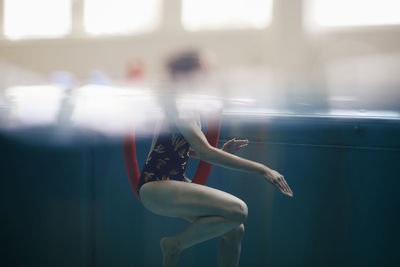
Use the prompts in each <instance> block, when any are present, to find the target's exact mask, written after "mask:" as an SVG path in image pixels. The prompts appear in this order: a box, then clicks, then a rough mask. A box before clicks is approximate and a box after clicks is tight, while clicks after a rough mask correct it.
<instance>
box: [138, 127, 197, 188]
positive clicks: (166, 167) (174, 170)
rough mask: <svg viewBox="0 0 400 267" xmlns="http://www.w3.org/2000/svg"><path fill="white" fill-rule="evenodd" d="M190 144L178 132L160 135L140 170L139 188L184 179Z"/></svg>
mask: <svg viewBox="0 0 400 267" xmlns="http://www.w3.org/2000/svg"><path fill="white" fill-rule="evenodd" d="M189 149H190V144H189V143H188V142H187V140H186V139H185V138H184V137H183V136H182V134H181V133H179V132H178V131H171V132H164V133H162V134H161V133H160V135H159V136H158V138H157V142H156V144H155V145H154V148H153V150H152V151H151V153H150V155H149V157H148V158H147V160H146V164H145V165H144V167H143V168H142V172H141V174H140V181H139V189H140V187H141V186H142V185H143V184H145V183H147V182H152V181H161V180H177V181H183V180H184V179H185V171H186V164H187V160H188V158H189Z"/></svg>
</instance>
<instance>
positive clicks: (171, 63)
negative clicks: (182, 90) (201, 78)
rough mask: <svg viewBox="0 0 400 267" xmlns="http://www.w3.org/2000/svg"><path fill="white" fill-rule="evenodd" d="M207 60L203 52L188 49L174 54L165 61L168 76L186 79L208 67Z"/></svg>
mask: <svg viewBox="0 0 400 267" xmlns="http://www.w3.org/2000/svg"><path fill="white" fill-rule="evenodd" d="M208 65H209V60H208V59H207V57H206V55H205V53H204V52H199V51H197V50H189V51H185V52H180V53H178V54H175V55H174V56H172V57H171V58H170V59H169V60H168V61H167V70H168V73H169V75H170V77H171V78H172V79H174V80H176V79H180V78H183V79H188V78H190V77H192V76H194V75H195V74H197V73H199V72H204V71H205V70H207V69H208Z"/></svg>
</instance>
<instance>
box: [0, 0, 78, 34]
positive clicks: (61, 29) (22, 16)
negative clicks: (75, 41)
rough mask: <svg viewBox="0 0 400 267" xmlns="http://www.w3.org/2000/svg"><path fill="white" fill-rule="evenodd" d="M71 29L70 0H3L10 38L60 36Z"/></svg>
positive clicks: (6, 29) (6, 31)
mask: <svg viewBox="0 0 400 267" xmlns="http://www.w3.org/2000/svg"><path fill="white" fill-rule="evenodd" d="M70 29H71V0H4V34H5V35H6V36H7V37H8V38H10V39H21V38H38V37H39V38H40V37H45V38H48V37H60V36H63V35H66V34H68V33H69V32H70Z"/></svg>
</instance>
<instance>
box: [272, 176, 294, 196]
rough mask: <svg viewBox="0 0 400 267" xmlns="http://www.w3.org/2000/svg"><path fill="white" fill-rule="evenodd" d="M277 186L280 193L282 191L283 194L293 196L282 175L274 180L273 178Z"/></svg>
mask: <svg viewBox="0 0 400 267" xmlns="http://www.w3.org/2000/svg"><path fill="white" fill-rule="evenodd" d="M274 184H275V185H276V186H277V187H278V189H279V190H280V191H281V192H282V193H284V194H285V195H288V196H291V197H292V196H293V192H292V190H291V189H290V187H289V185H288V184H287V183H286V181H285V179H284V178H283V176H282V177H279V178H277V179H276V180H275V183H274Z"/></svg>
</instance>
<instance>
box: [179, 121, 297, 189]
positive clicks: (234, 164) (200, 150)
mask: <svg viewBox="0 0 400 267" xmlns="http://www.w3.org/2000/svg"><path fill="white" fill-rule="evenodd" d="M175 123H176V125H177V127H178V129H179V130H180V131H181V133H182V135H183V136H184V137H185V138H186V140H187V141H188V142H189V143H190V145H191V146H192V149H193V150H194V151H195V153H196V155H197V156H198V157H199V158H200V159H201V160H203V161H207V162H209V163H212V164H215V165H218V166H222V167H225V168H229V169H234V170H239V171H246V172H251V173H255V174H260V175H262V176H263V177H264V178H266V179H267V180H268V181H269V182H271V183H272V184H274V185H275V186H276V187H277V188H278V189H279V190H280V191H281V192H282V193H284V194H287V195H289V196H292V191H291V190H290V188H289V186H288V185H287V183H286V181H285V179H284V178H283V176H282V175H280V174H279V173H278V172H276V171H274V170H271V169H270V168H268V167H267V166H265V165H264V164H261V163H258V162H254V161H251V160H247V159H244V158H241V157H238V156H235V155H233V154H230V153H228V152H225V151H223V150H220V149H217V148H215V147H212V146H211V145H210V144H209V143H208V141H207V139H206V137H205V136H204V134H203V132H202V131H201V130H200V128H199V127H198V125H197V124H196V123H195V121H194V120H191V119H189V118H187V119H183V118H176V119H175Z"/></svg>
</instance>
